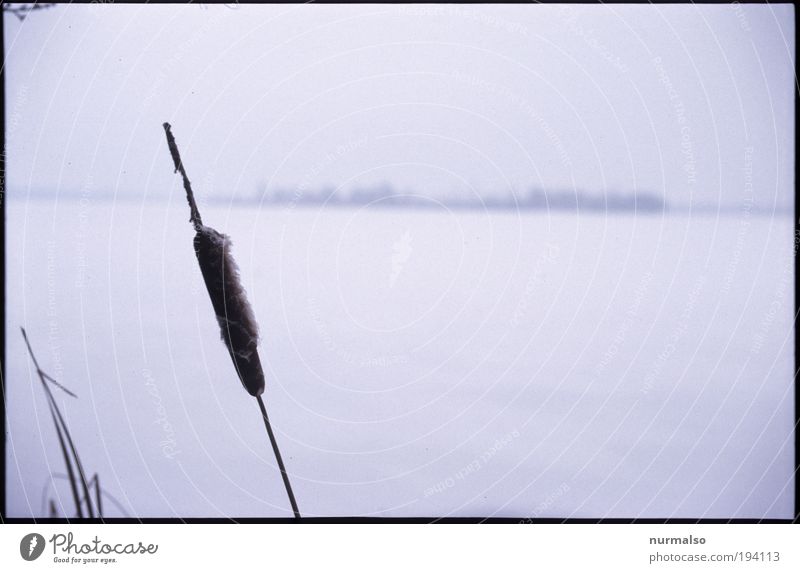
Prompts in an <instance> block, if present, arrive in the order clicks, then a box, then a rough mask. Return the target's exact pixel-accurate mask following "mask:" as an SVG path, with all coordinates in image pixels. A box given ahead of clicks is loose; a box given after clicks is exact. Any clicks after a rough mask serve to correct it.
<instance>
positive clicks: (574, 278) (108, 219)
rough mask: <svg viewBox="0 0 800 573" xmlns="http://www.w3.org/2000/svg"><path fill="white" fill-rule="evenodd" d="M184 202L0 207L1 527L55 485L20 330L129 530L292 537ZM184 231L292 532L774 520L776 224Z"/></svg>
mask: <svg viewBox="0 0 800 573" xmlns="http://www.w3.org/2000/svg"><path fill="white" fill-rule="evenodd" d="M181 200H182V199H181V197H180V196H178V195H176V196H175V199H174V202H173V203H172V205H167V204H166V203H164V204H145V205H140V204H137V203H134V202H120V203H117V204H114V203H111V202H98V201H94V200H92V199H91V197H90V198H89V200H88V201H86V202H84V203H81V202H78V201H62V202H58V203H56V202H52V201H44V200H42V201H30V202H23V201H20V200H13V199H12V200H11V201H9V202H8V204H7V231H6V233H7V244H6V257H7V271H6V273H7V287H6V288H7V306H6V316H7V323H6V341H7V342H6V344H7V347H6V360H7V364H6V381H5V382H6V384H7V386H6V391H7V396H6V398H7V404H8V417H7V418H8V428H7V432H8V433H7V442H6V443H7V460H6V462H7V464H6V471H7V500H8V501H7V503H8V514H9V516H17V517H31V516H42V515H46V514H47V512H46V510H45V508H44V507H43V504H42V500H43V490H45V489H46V488H47V487H48V486H47V484H48V481H49V476H51V475H54V474H63V473H64V464H63V460H62V458H61V454H60V451H59V449H58V445H57V440H56V435H55V430H54V427H53V424H52V421H51V419H50V414H49V412H48V409H47V404H46V400H45V397H44V394H43V391H42V389H41V387H40V385H39V382H38V379H36V378H35V376H34V371H33V370H32V365H31V362H30V360H29V358H28V356H27V354H26V351H25V348H24V345H23V341H22V338H21V336H20V334H19V326H24V327H25V328H26V329H27V331H28V335H29V337H30V339H31V342H32V344H33V347H34V350H35V351H36V352H37V355H38V359H39V361H40V363H41V365H42V367H43V369H44V370H45V371H47V372H48V373H49V374H51V375H52V376H54V377H55V378H56V379H57V380H59V381H60V382H63V383H64V384H65V385H66V386H68V387H69V388H70V389H72V390H73V391H74V392H76V393H77V394H78V396H79V399H78V400H75V399H71V398H69V397H67V396H65V395H64V394H63V393H61V392H56V395H57V396H58V397H59V400H60V402H61V405H62V408H63V411H64V412H65V414H66V416H67V418H68V424H69V426H70V428H71V431H72V433H73V435H74V437H75V439H76V443H77V445H78V448H79V451H80V453H81V456H82V459H83V463H84V465H85V466H86V468H87V470H88V471H89V472H90V473H94V472H98V473H99V474H100V477H101V480H102V483H103V485H104V487H105V488H106V489H107V490H108V492H109V493H111V494H112V495H113V496H115V497H116V498H117V499H118V500H119V502H120V503H121V505H122V506H124V508H125V510H126V511H127V513H128V514H130V515H132V516H142V517H174V516H183V517H198V516H202V517H221V516H233V517H246V516H281V517H283V516H287V515H290V511H289V506H288V501H287V499H286V496H285V492H284V490H283V485H282V483H281V480H280V476H279V474H278V472H277V469H276V466H275V461H274V458H273V455H272V451H271V449H270V448H269V445H268V442H267V440H266V435H265V432H264V428H263V425H262V422H261V420H260V419H259V418H260V416H259V412H258V408H257V405H256V403H255V401H254V400H253V399H252V398H251V397H250V396H249V395H248V394H247V393H246V392H245V391H244V390H243V389H242V387H241V385H240V383H239V382H238V379H237V378H236V375H235V372H234V370H233V367H232V364H231V361H230V358H229V357H228V355H227V351H226V349H225V347H224V346H223V345H222V343H221V342H220V339H219V330H218V327H217V324H216V321H215V318H214V316H213V313H212V309H211V304H210V302H209V300H208V296H207V294H206V292H205V287H204V285H203V282H202V278H201V275H200V272H199V269H198V267H197V262H196V260H195V257H194V253H193V251H192V236H193V231H192V229H191V228H190V226H189V224H188V221H187V219H188V214H187V209H186V205H185V204H184V203H182V202H181ZM200 207H201V210H202V212H203V217H204V221H205V222H206V224H208V225H211V226H213V227H215V228H217V229H218V230H220V231H224V232H226V233H228V234H229V235H230V236H231V237H232V239H233V242H234V250H233V253H234V256H235V257H236V259H237V261H238V263H239V265H240V267H241V269H242V277H243V281H244V284H245V287H246V288H247V290H248V293H249V295H250V300H251V302H252V304H253V306H254V308H255V312H256V316H257V318H258V321H259V324H260V326H261V336H262V342H261V347H260V348H261V351H260V352H261V358H262V362H263V363H264V365H265V368H266V370H265V373H266V375H267V390H266V393H265V395H264V397H265V400H266V403H267V408H268V409H269V411H270V416H271V419H272V422H273V424H274V426H275V428H276V432H277V438H278V441H279V443H280V446H281V450H282V453H283V456H284V459H285V462H286V465H287V468H288V470H289V472H290V473H291V475H292V478H291V479H292V483H293V485H294V489H295V494H296V496H297V500H298V504H299V506H300V510H301V512H302V514H303V515H304V516H385V517H391V516H486V517H492V516H495V517H503V516H505V517H517V516H519V517H530V516H537V517H565V518H566V517H595V518H597V517H628V518H633V517H662V518H663V517H687V518H729V517H739V518H761V517H771V518H790V517H791V516H792V513H793V488H794V482H793V476H792V471H793V448H794V433H793V405H792V403H793V379H792V376H793V348H794V339H793V336H794V334H793V317H792V296H793V294H792V285H793V281H794V274H793V273H794V269H793V260H792V253H793V231H792V221H791V218H790V217H789V216H786V217H782V218H770V217H756V216H751V215H749V214H748V212H747V211H744V210H743V211H742V212H741V213H738V214H737V213H734V214H732V215H730V216H727V217H725V218H715V217H714V216H702V217H696V216H695V217H688V216H683V215H681V216H677V215H668V216H661V215H646V216H641V215H639V216H637V215H634V214H629V215H614V214H609V215H608V216H606V215H603V214H602V213H600V214H590V215H580V216H575V215H572V214H567V213H547V212H540V213H523V214H518V213H513V212H508V213H499V212H495V213H482V212H468V211H460V212H448V211H446V210H444V209H439V208H435V207H434V208H432V209H430V210H427V211H412V210H391V209H381V208H380V206H379V205H377V206H373V207H365V208H361V209H343V208H342V209H335V208H334V209H331V208H328V209H324V208H318V207H304V208H302V209H301V208H297V209H290V208H287V207H271V208H269V209H260V210H259V209H256V208H255V207H254V208H251V209H247V208H243V207H236V208H227V207H224V206H220V205H216V206H209V205H201V206H200ZM44 495H45V497H46V498H50V497H53V498H55V499H56V500H57V503H58V504H63V507H64V509H63V510H62V512H63V511H66V512H67V513H68V514H72V512H73V511H74V509H73V508H72V506H73V504H72V500H71V497H70V494H69V488H68V486H67V484H66V482H65V481H64V480H63V479H58V478H57V479H56V480H55V488H53V487H49V490H48V492H47V493H46V494H44ZM106 507H107V512H106V513H107V515H109V516H113V515H122V513H121V512H120V511H119V510H118V509H117V508H116V507H115V506H113V505H112V504H111V503H106Z"/></svg>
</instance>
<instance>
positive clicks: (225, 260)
mask: <svg viewBox="0 0 800 573" xmlns="http://www.w3.org/2000/svg"><path fill="white" fill-rule="evenodd" d="M195 228H196V229H197V234H196V235H195V237H194V250H195V254H196V255H197V262H198V263H199V264H200V271H201V272H202V273H203V280H204V281H205V283H206V288H207V289H208V294H209V296H210V297H211V304H212V305H213V306H214V313H215V314H216V315H217V322H218V323H219V327H220V334H221V335H222V341H223V342H224V343H225V346H226V347H227V348H228V352H229V353H230V355H231V359H232V360H233V365H234V366H235V367H236V372H237V373H238V374H239V379H240V380H241V381H242V385H243V386H244V387H245V389H246V390H247V391H248V392H249V393H250V395H252V396H259V395H261V394H262V393H263V392H264V372H263V370H262V369H261V360H260V359H259V357H258V324H257V323H256V319H255V316H254V315H253V309H252V307H251V306H250V303H249V302H248V300H247V294H246V293H245V290H244V287H243V286H242V283H241V281H240V280H239V267H238V266H237V265H236V262H235V261H234V260H233V256H232V255H231V253H230V247H231V241H230V239H229V238H228V237H227V236H226V235H223V234H222V233H219V232H218V231H215V230H214V229H212V228H211V227H206V226H205V225H202V224H201V225H198V226H196V227H195Z"/></svg>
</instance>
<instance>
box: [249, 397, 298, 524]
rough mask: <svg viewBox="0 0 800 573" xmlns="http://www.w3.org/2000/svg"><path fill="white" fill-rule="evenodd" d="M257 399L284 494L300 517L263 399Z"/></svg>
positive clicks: (295, 514)
mask: <svg viewBox="0 0 800 573" xmlns="http://www.w3.org/2000/svg"><path fill="white" fill-rule="evenodd" d="M256 400H258V407H259V408H261V417H262V418H264V426H265V427H266V428H267V435H269V441H270V443H271V444H272V451H273V452H275V459H276V460H277V462H278V468H279V469H280V470H281V477H282V478H283V485H284V486H285V487H286V495H288V496H289V503H291V504H292V512H293V513H294V516H295V518H297V519H299V518H300V510H298V509H297V502H296V501H295V499H294V492H293V491H292V484H291V483H289V474H287V473H286V467H285V466H284V465H283V458H281V452H280V450H279V449H278V442H277V441H275V434H273V433H272V424H270V423H269V416H267V408H266V407H265V406H264V400H262V399H261V396H256Z"/></svg>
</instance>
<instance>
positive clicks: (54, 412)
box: [20, 327, 94, 518]
mask: <svg viewBox="0 0 800 573" xmlns="http://www.w3.org/2000/svg"><path fill="white" fill-rule="evenodd" d="M20 330H21V331H22V338H23V339H24V340H25V345H26V346H27V347H28V354H30V357H31V360H32V361H33V365H34V366H35V367H36V374H37V375H38V376H39V380H40V381H41V383H42V388H44V392H45V395H46V396H47V402H48V405H49V406H50V415H51V416H52V417H53V424H54V425H55V427H56V434H57V435H58V443H59V446H60V447H61V453H62V454H63V456H64V463H65V464H66V466H67V475H68V476H69V478H70V488H71V489H72V494H73V497H74V499H75V507H76V510H77V513H78V517H83V504H82V503H81V499H80V497H79V496H78V485H80V486H81V488H82V489H83V495H84V499H85V500H86V508H87V511H88V514H89V517H92V518H93V517H94V506H93V504H92V500H91V497H90V496H89V485H88V482H87V481H86V473H85V472H84V471H83V464H82V463H81V459H80V456H79V455H78V449H77V448H76V447H75V442H74V441H73V439H72V435H71V434H70V432H69V428H68V427H67V423H66V421H65V420H64V417H63V416H62V415H61V410H60V409H59V408H58V403H57V402H56V399H55V397H54V396H53V392H52V391H51V390H50V386H49V385H48V382H53V383H55V384H56V386H57V387H58V388H60V389H62V390H64V391H65V392H66V393H67V394H69V395H70V396H72V397H76V396H75V394H74V393H72V392H70V391H69V390H67V389H66V388H65V387H64V386H63V385H61V384H59V383H58V382H56V381H55V380H54V379H53V377H52V376H49V375H48V374H46V373H45V372H44V371H43V370H42V369H41V367H40V366H39V362H38V360H36V355H35V354H34V353H33V348H31V343H30V341H29V340H28V334H27V333H26V332H25V329H24V328H22V327H20ZM70 453H71V454H72V459H70V455H69V454H70ZM73 462H74V464H75V468H76V469H77V474H78V476H77V477H76V476H75V472H74V471H73V467H72V464H73Z"/></svg>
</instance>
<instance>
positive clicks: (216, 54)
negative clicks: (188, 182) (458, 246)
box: [5, 4, 795, 206]
mask: <svg viewBox="0 0 800 573" xmlns="http://www.w3.org/2000/svg"><path fill="white" fill-rule="evenodd" d="M793 20H794V19H793V8H792V7H791V6H790V5H747V6H742V5H731V6H716V5H711V6H697V5H679V6H649V5H639V6H624V5H608V6H569V5H568V6H532V5H531V6H529V5H513V6H500V7H497V6H470V5H463V6H457V5H456V6H395V5H360V6H314V5H299V6H298V5H294V6H242V7H238V8H236V9H231V8H226V7H224V6H206V7H203V6H165V5H159V6H150V5H113V4H88V5H69V6H58V7H56V8H54V9H51V10H45V11H40V12H37V13H35V14H32V15H31V16H30V17H29V18H27V19H26V20H25V21H24V22H18V21H17V20H16V19H15V18H8V17H7V18H6V19H5V27H6V28H5V30H6V55H7V66H8V67H7V70H8V75H7V86H6V89H7V96H8V97H7V104H6V106H7V121H8V184H9V192H11V193H20V192H21V191H22V192H24V191H25V190H26V189H34V190H36V191H41V190H53V189H59V190H61V191H68V192H80V191H81V190H84V191H88V192H90V193H96V194H103V193H121V194H125V195H137V194H141V195H142V196H147V197H157V196H163V195H164V194H168V193H170V192H172V191H174V190H175V189H176V187H177V186H178V184H179V182H178V181H177V180H176V178H175V177H174V176H173V175H172V172H171V169H170V160H169V156H168V153H167V150H166V146H165V143H164V136H163V131H162V129H161V123H162V122H163V121H170V122H171V123H172V124H173V128H174V131H175V134H176V137H177V139H178V143H179V145H180V146H181V148H182V151H183V154H184V161H185V164H186V166H187V169H188V170H189V174H190V177H191V178H192V180H193V181H194V183H195V186H196V191H198V193H200V194H202V195H204V196H206V197H210V196H223V195H228V194H231V193H233V194H236V195H238V196H244V195H251V194H253V193H255V190H256V189H257V188H258V186H259V185H263V184H266V185H268V186H270V187H278V186H279V187H288V188H293V187H294V188H296V187H298V186H300V185H303V186H306V187H309V188H311V187H318V186H322V185H326V184H333V185H343V186H344V187H345V188H352V187H355V186H361V185H370V184H376V183H380V182H389V183H391V184H392V185H394V186H395V187H396V188H398V189H399V190H402V191H413V192H417V193H422V194H426V195H433V196H438V195H442V194H461V193H470V192H477V193H479V194H482V193H490V192H491V193H508V192H510V190H517V191H519V190H525V189H527V188H529V187H531V186H536V187H544V188H546V189H556V188H559V189H560V188H572V187H573V186H575V187H577V188H581V189H586V190H588V191H591V192H601V191H602V190H603V189H610V190H632V189H640V190H642V191H648V192H655V193H659V194H661V193H663V194H664V196H665V197H666V198H667V199H668V200H669V201H672V202H675V203H685V202H688V201H689V200H690V198H691V197H694V198H695V199H697V200H700V201H703V202H707V203H726V204H733V205H735V204H738V203H741V202H742V201H743V200H744V199H745V198H746V196H747V194H748V193H750V189H751V187H749V186H748V180H747V178H746V177H745V173H746V170H747V169H749V168H752V192H753V194H754V196H755V198H756V202H757V204H759V205H760V206H770V205H773V204H778V205H781V206H788V205H791V203H792V197H793V180H792V177H793V160H794V150H793V137H792V133H793V123H794V122H793V90H794V89H795V78H794V62H793V54H794V41H795V39H794V37H795V33H794V23H793ZM750 148H752V149H750Z"/></svg>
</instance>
